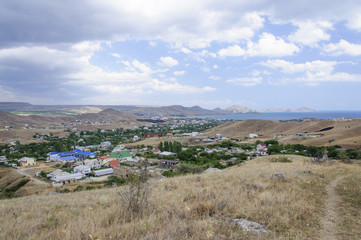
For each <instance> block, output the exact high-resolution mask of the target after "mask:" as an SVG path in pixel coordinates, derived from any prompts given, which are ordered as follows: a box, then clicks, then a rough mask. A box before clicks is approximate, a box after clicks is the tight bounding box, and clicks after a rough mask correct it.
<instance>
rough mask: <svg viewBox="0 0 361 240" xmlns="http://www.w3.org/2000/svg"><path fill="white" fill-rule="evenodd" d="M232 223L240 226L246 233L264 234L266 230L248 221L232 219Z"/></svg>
mask: <svg viewBox="0 0 361 240" xmlns="http://www.w3.org/2000/svg"><path fill="white" fill-rule="evenodd" d="M233 222H235V223H237V224H238V226H240V227H241V228H242V229H243V231H246V232H258V233H265V232H267V229H266V228H265V227H264V226H262V225H261V224H259V223H256V222H251V221H248V220H246V219H238V218H236V219H233Z"/></svg>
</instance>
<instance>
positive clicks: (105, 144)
mask: <svg viewBox="0 0 361 240" xmlns="http://www.w3.org/2000/svg"><path fill="white" fill-rule="evenodd" d="M111 145H112V143H111V142H109V141H105V142H101V143H100V148H103V149H104V148H108V147H110V146H111Z"/></svg>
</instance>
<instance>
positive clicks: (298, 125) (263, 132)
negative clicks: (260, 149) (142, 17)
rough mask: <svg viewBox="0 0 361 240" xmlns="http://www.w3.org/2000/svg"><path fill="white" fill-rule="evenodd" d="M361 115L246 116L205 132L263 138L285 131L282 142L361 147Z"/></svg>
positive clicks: (234, 136)
mask: <svg viewBox="0 0 361 240" xmlns="http://www.w3.org/2000/svg"><path fill="white" fill-rule="evenodd" d="M327 127H334V128H333V129H331V130H329V131H323V132H317V131H319V130H321V129H324V128H327ZM303 132H307V133H308V134H322V136H321V137H318V138H313V139H312V138H302V137H297V136H296V134H297V133H303ZM360 132H361V119H354V120H353V121H351V122H347V121H331V120H314V121H310V122H277V121H270V120H245V121H241V122H229V123H225V124H223V125H220V126H217V127H215V128H213V129H211V130H209V131H207V132H206V133H205V134H206V135H209V136H213V135H215V134H216V133H220V134H222V136H225V137H229V138H241V139H243V138H244V137H248V135H249V134H250V133H257V134H259V135H260V137H261V138H265V139H272V138H273V137H274V136H276V135H283V137H281V138H280V139H278V140H279V141H280V142H281V143H285V144H287V143H290V144H297V143H300V144H304V145H314V146H322V145H330V144H331V145H341V146H343V147H346V148H356V149H359V148H360V146H361V145H360V142H361V135H360V134H359V133H360Z"/></svg>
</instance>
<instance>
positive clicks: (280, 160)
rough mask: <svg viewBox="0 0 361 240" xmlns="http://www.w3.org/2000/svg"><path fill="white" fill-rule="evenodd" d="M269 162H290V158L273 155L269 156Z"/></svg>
mask: <svg viewBox="0 0 361 240" xmlns="http://www.w3.org/2000/svg"><path fill="white" fill-rule="evenodd" d="M270 162H281V163H291V162H292V160H291V159H289V158H288V157H275V158H271V159H270Z"/></svg>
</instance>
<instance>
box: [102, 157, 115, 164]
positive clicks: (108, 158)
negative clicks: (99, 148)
mask: <svg viewBox="0 0 361 240" xmlns="http://www.w3.org/2000/svg"><path fill="white" fill-rule="evenodd" d="M112 160H115V158H113V157H110V156H106V155H104V156H101V157H98V161H99V162H100V164H101V165H105V164H107V163H108V162H109V161H112Z"/></svg>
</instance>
